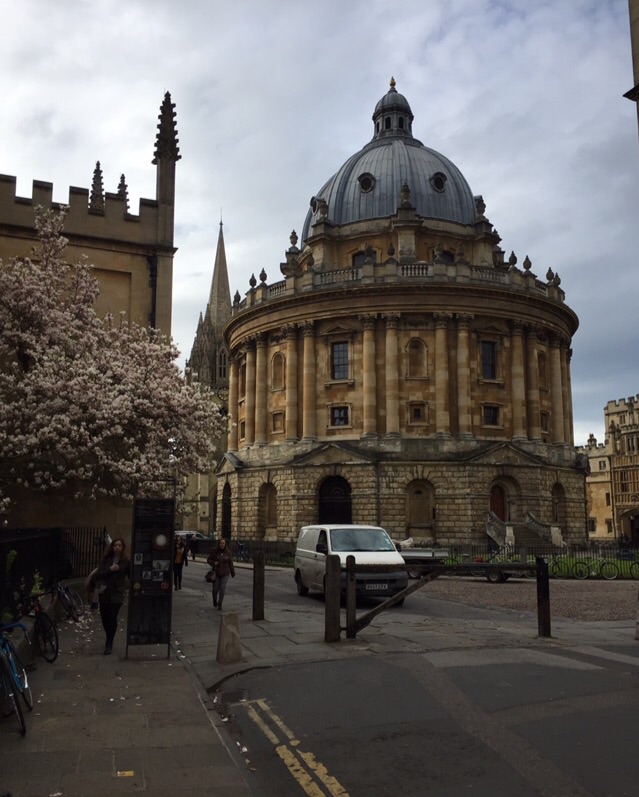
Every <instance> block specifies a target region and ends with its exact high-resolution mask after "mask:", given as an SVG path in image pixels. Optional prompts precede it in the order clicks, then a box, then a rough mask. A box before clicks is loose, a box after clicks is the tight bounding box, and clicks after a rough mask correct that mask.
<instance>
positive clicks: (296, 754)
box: [242, 700, 349, 797]
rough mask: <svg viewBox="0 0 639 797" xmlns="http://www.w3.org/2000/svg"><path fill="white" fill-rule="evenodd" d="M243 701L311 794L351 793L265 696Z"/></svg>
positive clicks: (318, 796)
mask: <svg viewBox="0 0 639 797" xmlns="http://www.w3.org/2000/svg"><path fill="white" fill-rule="evenodd" d="M242 705H244V706H246V711H247V714H248V716H249V717H250V718H251V720H252V721H253V722H254V723H255V724H256V725H257V727H258V728H259V729H260V731H262V733H263V734H264V736H266V738H267V739H268V740H269V742H271V744H272V745H273V747H274V748H275V752H276V753H277V754H278V756H279V757H280V758H281V759H282V761H283V762H284V764H285V765H286V767H287V769H288V771H289V772H290V773H291V775H292V776H293V777H294V778H295V780H296V781H297V782H298V783H299V785H300V786H301V787H302V789H304V792H305V793H306V794H308V796H309V797H327V795H330V797H349V794H348V792H347V791H346V789H345V788H344V787H343V786H342V784H341V783H340V782H339V781H338V780H337V778H334V777H333V776H332V775H329V774H328V770H327V769H326V767H325V766H324V765H323V764H320V763H319V761H316V759H315V756H314V755H313V753H308V752H305V751H304V750H301V749H300V747H299V744H300V742H299V739H296V738H295V736H294V734H293V732H292V731H291V730H290V728H288V727H287V726H286V725H285V724H284V722H283V721H282V719H281V718H280V717H278V716H277V714H276V713H275V712H274V711H272V710H271V709H270V707H269V706H268V704H267V702H266V700H253V701H251V702H249V703H243V704H242Z"/></svg>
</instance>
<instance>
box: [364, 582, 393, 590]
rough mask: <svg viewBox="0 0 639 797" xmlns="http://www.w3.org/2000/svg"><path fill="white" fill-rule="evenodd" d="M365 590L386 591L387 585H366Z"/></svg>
mask: <svg viewBox="0 0 639 797" xmlns="http://www.w3.org/2000/svg"><path fill="white" fill-rule="evenodd" d="M366 589H375V590H380V589H388V584H383V583H382V584H367V585H366Z"/></svg>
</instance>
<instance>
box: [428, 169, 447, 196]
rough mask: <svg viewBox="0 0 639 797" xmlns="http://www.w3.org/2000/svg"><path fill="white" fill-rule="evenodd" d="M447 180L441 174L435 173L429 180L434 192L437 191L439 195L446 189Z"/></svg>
mask: <svg viewBox="0 0 639 797" xmlns="http://www.w3.org/2000/svg"><path fill="white" fill-rule="evenodd" d="M447 179H448V178H447V177H446V175H445V174H443V173H442V172H435V174H434V175H433V176H432V177H431V178H430V184H431V185H432V186H433V188H434V189H435V191H438V192H439V193H440V194H441V193H442V192H443V191H444V189H445V188H446V180H447Z"/></svg>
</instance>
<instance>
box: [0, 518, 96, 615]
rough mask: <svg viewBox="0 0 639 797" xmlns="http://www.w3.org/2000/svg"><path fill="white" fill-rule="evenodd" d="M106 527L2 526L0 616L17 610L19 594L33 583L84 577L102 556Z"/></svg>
mask: <svg viewBox="0 0 639 797" xmlns="http://www.w3.org/2000/svg"><path fill="white" fill-rule="evenodd" d="M109 539H110V537H109V535H108V532H107V530H106V528H95V527H88V526H87V527H78V528H50V529H4V530H2V531H0V618H1V619H4V620H8V619H12V618H13V617H15V616H16V615H17V613H18V610H19V606H20V596H21V595H28V594H30V593H31V592H33V590H34V585H38V586H40V585H41V586H42V588H44V589H46V588H48V587H49V586H50V585H51V583H52V582H53V581H55V580H56V579H68V578H76V577H77V578H84V577H85V576H87V575H88V574H89V573H90V572H91V570H93V568H94V567H96V566H97V564H98V562H99V561H100V559H101V558H102V554H103V553H104V549H105V547H106V544H107V543H108V541H109Z"/></svg>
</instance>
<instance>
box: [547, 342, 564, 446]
mask: <svg viewBox="0 0 639 797" xmlns="http://www.w3.org/2000/svg"><path fill="white" fill-rule="evenodd" d="M560 346H561V341H560V339H559V337H558V336H556V335H553V336H552V338H551V340H550V379H551V382H550V400H551V404H552V442H553V443H563V442H565V437H564V397H563V384H562V379H561V348H560Z"/></svg>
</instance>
